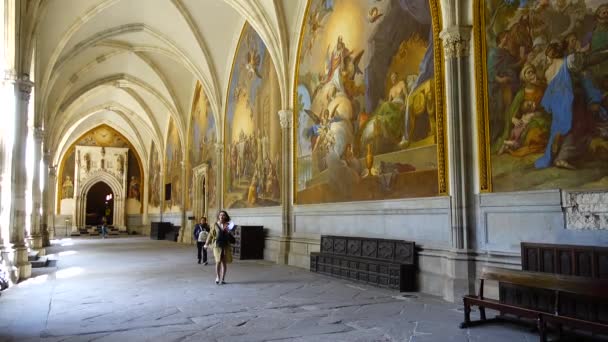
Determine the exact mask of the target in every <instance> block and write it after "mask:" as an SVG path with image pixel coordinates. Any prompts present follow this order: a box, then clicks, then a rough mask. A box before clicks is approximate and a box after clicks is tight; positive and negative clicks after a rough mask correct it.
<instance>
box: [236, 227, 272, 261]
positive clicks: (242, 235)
mask: <svg viewBox="0 0 608 342" xmlns="http://www.w3.org/2000/svg"><path fill="white" fill-rule="evenodd" d="M233 234H234V238H235V240H236V242H235V244H234V245H232V257H233V258H235V259H237V260H245V259H264V227H262V226H236V227H235V228H234V232H233Z"/></svg>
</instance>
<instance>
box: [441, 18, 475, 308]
mask: <svg viewBox="0 0 608 342" xmlns="http://www.w3.org/2000/svg"><path fill="white" fill-rule="evenodd" d="M440 38H441V40H442V42H443V51H444V54H445V64H446V65H445V67H446V69H445V75H446V78H445V84H447V85H448V86H447V87H446V98H447V110H446V112H447V115H446V124H447V132H448V139H447V141H446V143H447V144H446V145H447V146H446V147H447V150H448V154H449V156H448V162H449V184H450V197H451V220H450V221H451V236H452V247H453V248H454V253H455V254H456V255H453V256H451V257H450V263H451V265H450V266H449V267H448V268H449V270H448V272H447V274H446V276H447V277H448V279H447V281H446V285H445V286H446V288H445V292H444V298H446V299H447V300H456V299H457V298H460V297H461V296H462V295H463V294H466V293H472V292H474V288H475V286H474V279H475V270H474V266H475V263H474V261H473V259H472V258H471V257H470V255H469V253H468V251H469V249H470V248H471V247H472V246H471V243H472V241H471V239H472V238H473V237H474V235H475V234H474V232H475V227H476V211H477V209H476V208H477V207H476V203H475V193H476V189H475V177H476V172H475V171H473V170H476V169H477V168H476V163H475V158H474V155H475V154H474V149H475V146H477V141H476V140H475V137H476V134H475V118H474V113H473V111H472V110H471V108H472V104H471V99H472V97H471V92H470V89H471V79H470V75H471V68H470V59H469V58H470V56H469V45H470V38H471V27H470V26H457V25H453V26H449V27H448V28H446V29H445V30H443V31H442V32H441V33H440Z"/></svg>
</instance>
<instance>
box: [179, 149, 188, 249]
mask: <svg viewBox="0 0 608 342" xmlns="http://www.w3.org/2000/svg"><path fill="white" fill-rule="evenodd" d="M182 155H183V156H184V159H185V154H182ZM179 163H180V166H181V174H180V182H181V183H182V184H181V187H182V193H181V196H182V198H180V201H181V202H182V211H181V219H180V220H181V228H180V231H179V236H178V237H177V238H178V241H179V242H181V243H184V242H185V240H184V236H186V234H189V232H190V229H191V228H190V225H189V222H188V220H187V218H186V199H187V196H186V192H187V191H188V185H187V184H188V182H187V181H186V162H185V161H184V160H182V161H180V162H179Z"/></svg>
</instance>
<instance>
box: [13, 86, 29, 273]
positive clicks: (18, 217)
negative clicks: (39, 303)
mask: <svg viewBox="0 0 608 342" xmlns="http://www.w3.org/2000/svg"><path fill="white" fill-rule="evenodd" d="M11 81H12V82H13V84H14V90H15V99H16V101H15V118H14V120H15V121H14V124H15V126H14V142H13V151H12V167H11V179H12V193H11V203H10V212H9V215H10V216H9V222H10V223H9V229H10V231H11V233H10V242H11V245H12V246H11V249H12V250H11V252H9V254H10V255H9V259H11V260H13V266H15V267H16V268H17V274H15V276H16V278H17V279H16V280H18V279H27V278H29V277H30V276H31V275H32V264H30V262H29V261H28V250H27V246H26V243H25V188H26V182H27V177H26V165H25V147H26V143H27V118H28V103H29V101H30V94H31V92H32V88H33V87H34V83H33V82H31V81H30V80H29V77H28V76H27V75H22V76H21V77H19V78H15V79H14V80H11ZM9 82H10V81H9Z"/></svg>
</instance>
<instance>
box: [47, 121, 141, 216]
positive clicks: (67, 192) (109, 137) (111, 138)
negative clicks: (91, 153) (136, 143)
mask: <svg viewBox="0 0 608 342" xmlns="http://www.w3.org/2000/svg"><path fill="white" fill-rule="evenodd" d="M76 145H79V146H100V147H127V148H129V149H130V151H129V157H128V160H127V163H128V170H127V175H128V177H129V179H132V180H135V181H136V182H139V180H140V179H141V171H143V170H142V166H141V165H140V160H139V156H137V155H136V152H135V149H134V148H133V146H132V145H131V143H130V142H129V141H128V140H127V139H126V138H125V137H124V136H122V134H120V133H119V132H117V131H116V130H114V129H113V128H112V127H110V126H108V125H100V126H97V127H95V128H93V129H92V130H90V131H88V132H87V133H85V134H84V135H82V136H81V137H80V138H79V139H77V140H76V142H75V143H74V144H73V145H72V146H71V147H70V148H69V149H68V152H67V153H66V154H65V155H64V157H63V159H62V160H61V164H60V165H61V167H60V174H59V179H60V183H59V187H60V191H58V193H57V196H58V199H59V201H57V205H58V207H59V208H60V206H61V200H62V199H69V198H73V197H74V173H75V165H76V155H75V149H74V146H76ZM82 163H83V166H84V167H85V168H89V167H90V160H89V159H88V155H84V156H83V157H82ZM117 165H124V161H122V163H119V164H117ZM131 194H132V195H133V197H129V198H133V199H137V200H138V201H141V194H140V193H139V192H138V193H135V192H133V193H131ZM135 195H137V196H135ZM59 208H58V209H59Z"/></svg>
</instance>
